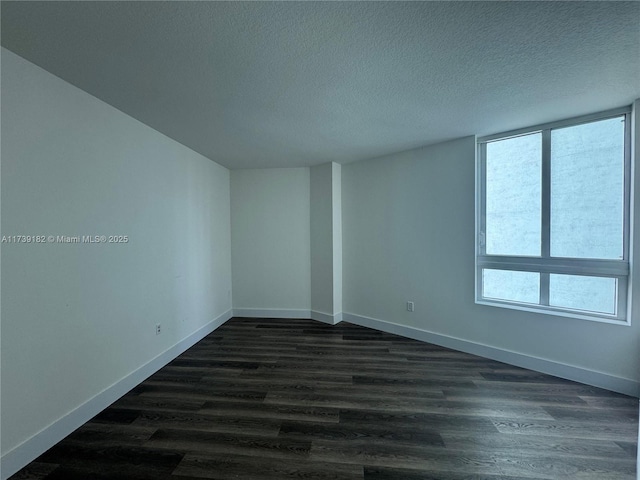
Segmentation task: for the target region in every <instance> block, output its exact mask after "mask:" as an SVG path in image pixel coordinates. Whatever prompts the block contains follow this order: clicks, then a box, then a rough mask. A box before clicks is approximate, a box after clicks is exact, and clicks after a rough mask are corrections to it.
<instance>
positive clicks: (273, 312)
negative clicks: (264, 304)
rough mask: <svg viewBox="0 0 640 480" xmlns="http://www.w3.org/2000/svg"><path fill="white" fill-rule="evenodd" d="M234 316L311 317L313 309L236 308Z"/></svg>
mask: <svg viewBox="0 0 640 480" xmlns="http://www.w3.org/2000/svg"><path fill="white" fill-rule="evenodd" d="M233 316H234V317H249V318H311V310H304V309H283V308H234V309H233Z"/></svg>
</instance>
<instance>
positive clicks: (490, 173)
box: [476, 108, 631, 323]
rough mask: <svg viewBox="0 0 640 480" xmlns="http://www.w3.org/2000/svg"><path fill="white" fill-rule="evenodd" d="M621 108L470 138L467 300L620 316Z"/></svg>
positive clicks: (623, 225) (624, 264) (623, 258)
mask: <svg viewBox="0 0 640 480" xmlns="http://www.w3.org/2000/svg"><path fill="white" fill-rule="evenodd" d="M630 112H631V110H630V108H625V109H619V110H616V111H609V112H604V113H601V114H596V115H590V116H588V117H582V118H578V119H572V120H567V121H562V122H556V123H554V124H549V125H542V126H538V127H534V128H529V129H524V130H519V131H515V132H509V133H505V134H500V135H493V136H490V137H484V138H480V139H479V140H478V207H479V208H478V219H477V232H478V242H477V250H476V252H477V254H476V282H477V283H476V302H477V303H482V304H489V305H495V306H503V307H508V308H517V309H523V310H530V311H538V312H547V313H554V314H558V315H565V316H572V317H578V318H586V319H590V320H601V321H608V322H611V323H625V322H626V316H627V290H628V283H629V198H630V192H629V189H630V171H631V169H630V135H631V134H630V131H631V128H630Z"/></svg>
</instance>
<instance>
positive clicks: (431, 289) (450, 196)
mask: <svg viewBox="0 0 640 480" xmlns="http://www.w3.org/2000/svg"><path fill="white" fill-rule="evenodd" d="M636 130H637V127H636ZM474 162H475V140H474V138H473V137H466V138H462V139H458V140H455V141H451V142H447V143H443V144H438V145H434V146H430V147H426V148H422V149H417V150H412V151H408V152H404V153H400V154H396V155H391V156H388V157H384V158H380V159H376V160H370V161H366V162H357V163H353V164H349V165H343V167H342V206H343V211H342V214H343V222H342V224H343V252H344V262H343V269H344V271H343V276H344V312H345V315H346V314H347V313H349V314H354V315H359V316H362V317H369V318H373V319H378V320H383V321H387V322H391V323H395V324H398V325H404V326H408V327H413V328H418V329H421V330H425V331H428V332H433V333H436V334H440V335H445V336H450V337H455V338H458V339H462V340H466V341H468V342H473V343H477V344H480V345H487V346H491V347H495V348H497V349H501V350H504V351H511V352H517V353H520V354H523V355H528V356H532V357H537V358H541V359H546V360H550V361H553V362H557V363H561V364H565V365H571V366H575V367H579V368H582V369H586V370H589V371H594V372H602V373H604V374H608V375H611V376H615V377H620V378H623V379H628V380H632V381H635V382H637V381H638V380H639V376H640V371H639V369H638V365H639V364H640V349H639V348H638V347H639V345H638V339H639V338H640V322H639V321H638V313H639V312H640V308H638V307H640V304H638V295H635V298H636V302H635V305H634V307H635V308H634V312H635V313H634V315H633V318H632V326H620V325H611V324H604V323H598V322H592V321H585V320H578V319H572V318H566V317H560V316H554V315H542V314H537V313H528V312H521V311H515V310H509V309H502V308H496V307H490V306H484V305H476V304H475V303H474V236H475V234H474V221H475V207H474V205H475V168H474ZM639 214H640V211H638V210H636V213H635V218H636V224H638V221H637V220H638V217H639ZM634 243H635V246H636V252H634V253H635V254H636V257H637V255H638V254H640V251H638V249H639V248H640V244H639V243H638V242H637V241H636V242H634ZM637 271H638V269H637V268H635V273H636V274H637V273H638V272H637ZM638 283H640V282H637V281H636V282H635V284H636V285H637V284H638ZM635 290H636V293H637V290H638V288H637V287H636V288H635ZM407 301H413V302H415V312H408V311H407V310H406V302H407Z"/></svg>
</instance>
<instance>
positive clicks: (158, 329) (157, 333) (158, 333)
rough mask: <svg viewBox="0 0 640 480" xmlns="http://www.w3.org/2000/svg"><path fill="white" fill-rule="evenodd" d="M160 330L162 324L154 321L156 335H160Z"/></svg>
mask: <svg viewBox="0 0 640 480" xmlns="http://www.w3.org/2000/svg"><path fill="white" fill-rule="evenodd" d="M161 332H162V326H161V325H160V324H159V323H156V335H160V333H161Z"/></svg>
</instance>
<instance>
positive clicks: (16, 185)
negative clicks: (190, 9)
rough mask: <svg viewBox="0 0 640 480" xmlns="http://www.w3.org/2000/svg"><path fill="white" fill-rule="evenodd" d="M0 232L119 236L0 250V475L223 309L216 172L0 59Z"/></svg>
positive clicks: (221, 200) (29, 68)
mask: <svg viewBox="0 0 640 480" xmlns="http://www.w3.org/2000/svg"><path fill="white" fill-rule="evenodd" d="M307 208H308V207H307ZM1 227H2V235H114V234H119V235H128V237H129V242H128V243H126V244H100V245H95V244H94V245H89V244H52V243H47V244H7V243H4V244H2V298H1V300H2V355H1V361H2V389H1V390H2V418H1V424H2V446H1V450H2V454H3V466H5V460H7V459H8V458H9V457H11V455H9V454H11V453H12V452H15V451H17V450H19V448H18V449H16V447H18V446H20V445H23V446H24V445H26V444H25V443H24V442H26V441H28V440H30V439H33V438H35V437H34V436H35V435H36V434H38V433H39V432H41V431H42V430H43V429H47V427H51V426H52V425H57V424H56V422H59V421H60V420H61V419H62V418H63V417H64V416H65V415H66V414H68V413H70V412H73V411H74V410H76V409H78V408H79V407H80V406H82V405H88V404H91V405H92V406H91V408H97V409H98V410H97V411H99V410H101V409H102V408H104V407H105V406H106V405H102V406H101V405H98V404H99V403H100V402H98V404H95V403H93V404H92V403H91V401H92V399H95V398H97V397H96V396H99V395H101V394H103V393H104V392H105V391H106V390H109V389H110V388H112V387H113V386H114V385H115V384H118V382H121V381H123V379H125V378H128V377H130V376H131V375H132V373H133V372H136V371H138V370H139V369H141V368H143V367H144V366H145V365H149V364H150V362H151V363H153V361H154V359H157V358H162V354H163V352H167V351H169V352H173V351H174V350H175V349H174V350H171V349H172V347H175V346H176V345H180V342H181V341H183V340H185V339H193V335H194V334H195V333H197V332H203V331H205V330H206V328H207V326H208V325H209V326H210V325H212V323H211V322H212V321H213V320H216V319H217V320H218V321H219V320H220V319H222V320H224V319H226V318H228V316H229V315H230V313H231V312H230V309H231V297H230V290H231V257H230V192H229V171H228V170H227V169H225V168H223V167H221V166H219V165H217V164H215V163H213V162H212V161H210V160H208V159H206V158H204V157H202V156H201V155H199V154H197V153H195V152H193V151H191V150H189V149H188V148H186V147H184V146H182V145H180V144H178V143H176V142H174V141H172V140H170V139H169V138H167V137H165V136H163V135H161V134H160V133H158V132H156V131H154V130H152V129H151V128H149V127H147V126H145V125H143V124H141V123H139V122H137V121H136V120H133V119H132V118H130V117H128V116H126V115H124V114H123V113H121V112H120V111H118V110H116V109H114V108H112V107H110V106H108V105H106V104H105V103H103V102H101V101H99V100H97V99H96V98H94V97H92V96H90V95H88V94H86V93H85V92H83V91H80V90H78V89H77V88H75V87H73V86H72V85H70V84H68V83H65V82H64V81H62V80H60V79H59V78H57V77H54V76H53V75H51V74H49V73H47V72H45V71H44V70H41V69H40V68H38V67H36V66H34V65H33V64H31V63H28V62H26V61H25V60H23V59H21V58H20V57H18V56H16V55H14V54H13V53H11V52H9V51H7V50H5V49H2V225H1ZM156 323H161V324H162V333H161V334H160V335H158V336H156V335H155V324H156ZM158 356H160V357H158ZM158 366H159V365H158ZM149 373H150V372H149ZM101 398H106V397H101ZM87 402H89V403H87ZM91 408H89V409H88V410H87V409H85V410H84V415H85V416H86V415H90V414H91V413H92V412H91ZM97 411H94V412H93V413H97ZM85 420H86V419H85ZM73 421H80V423H82V419H81V418H76V419H75V420H73ZM73 421H71V423H73ZM71 423H70V424H69V425H71ZM69 425H66V426H65V428H68V427H69ZM76 426H78V425H76ZM65 428H62V429H61V430H60V429H59V430H57V431H58V432H62V431H63V430H64V429H65ZM67 433H68V432H67ZM54 436H55V435H54ZM53 440H55V438H49V439H48V440H47V441H53ZM47 441H45V442H44V443H42V444H43V445H45V444H46V442H47ZM27 444H28V442H27ZM49 446H50V445H49ZM36 449H37V448H36ZM32 453H33V452H32ZM28 454H29V452H27V453H26V455H27V457H28ZM27 457H25V458H27ZM8 462H9V460H7V463H8ZM5 467H6V466H5ZM4 473H6V472H4ZM4 473H3V474H4Z"/></svg>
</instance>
